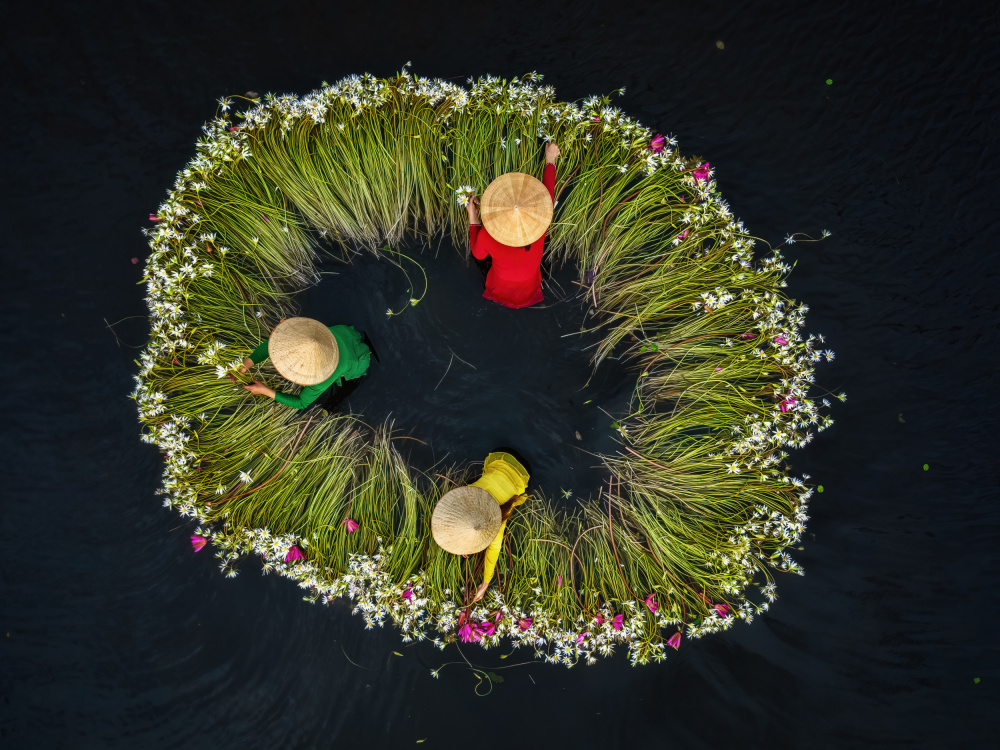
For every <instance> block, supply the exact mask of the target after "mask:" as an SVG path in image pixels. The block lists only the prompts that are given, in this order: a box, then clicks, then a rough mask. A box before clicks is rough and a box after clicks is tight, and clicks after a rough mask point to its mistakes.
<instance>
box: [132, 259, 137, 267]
mask: <svg viewBox="0 0 1000 750" xmlns="http://www.w3.org/2000/svg"><path fill="white" fill-rule="evenodd" d="M138 262H139V259H138V258H132V265H133V266H134V265H135V264H136V263H138Z"/></svg>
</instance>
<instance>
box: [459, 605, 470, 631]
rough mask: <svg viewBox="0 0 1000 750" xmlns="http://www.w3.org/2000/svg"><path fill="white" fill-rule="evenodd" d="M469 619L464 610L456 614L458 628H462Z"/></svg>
mask: <svg viewBox="0 0 1000 750" xmlns="http://www.w3.org/2000/svg"><path fill="white" fill-rule="evenodd" d="M468 619H469V613H468V612H466V611H465V610H464V609H463V610H462V611H461V612H459V613H458V627H462V626H463V625H464V624H465V621H466V620H468Z"/></svg>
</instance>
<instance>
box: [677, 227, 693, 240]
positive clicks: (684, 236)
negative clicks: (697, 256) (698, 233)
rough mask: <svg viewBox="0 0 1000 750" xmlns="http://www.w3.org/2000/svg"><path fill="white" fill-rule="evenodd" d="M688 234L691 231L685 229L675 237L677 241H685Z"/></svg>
mask: <svg viewBox="0 0 1000 750" xmlns="http://www.w3.org/2000/svg"><path fill="white" fill-rule="evenodd" d="M690 233H691V230H690V229H685V230H684V231H683V232H681V233H680V234H679V235H677V239H679V240H686V239H687V236H688V235H689V234H690Z"/></svg>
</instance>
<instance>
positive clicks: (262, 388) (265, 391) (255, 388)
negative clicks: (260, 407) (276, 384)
mask: <svg viewBox="0 0 1000 750" xmlns="http://www.w3.org/2000/svg"><path fill="white" fill-rule="evenodd" d="M243 387H244V388H246V389H247V390H248V391H250V393H252V394H254V395H255V396H267V397H268V398H274V391H273V390H271V389H270V388H268V387H267V386H266V385H264V384H263V383H261V382H260V381H259V380H255V381H253V382H252V383H251V384H250V385H245V386H243Z"/></svg>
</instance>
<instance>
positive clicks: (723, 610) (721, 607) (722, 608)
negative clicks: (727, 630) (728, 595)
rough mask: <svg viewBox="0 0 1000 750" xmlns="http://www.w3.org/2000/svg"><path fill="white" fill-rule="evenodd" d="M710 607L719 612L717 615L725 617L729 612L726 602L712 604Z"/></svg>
mask: <svg viewBox="0 0 1000 750" xmlns="http://www.w3.org/2000/svg"><path fill="white" fill-rule="evenodd" d="M712 609H714V610H715V611H716V612H718V613H719V617H725V616H726V615H728V614H729V605H728V604H713V605H712Z"/></svg>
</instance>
